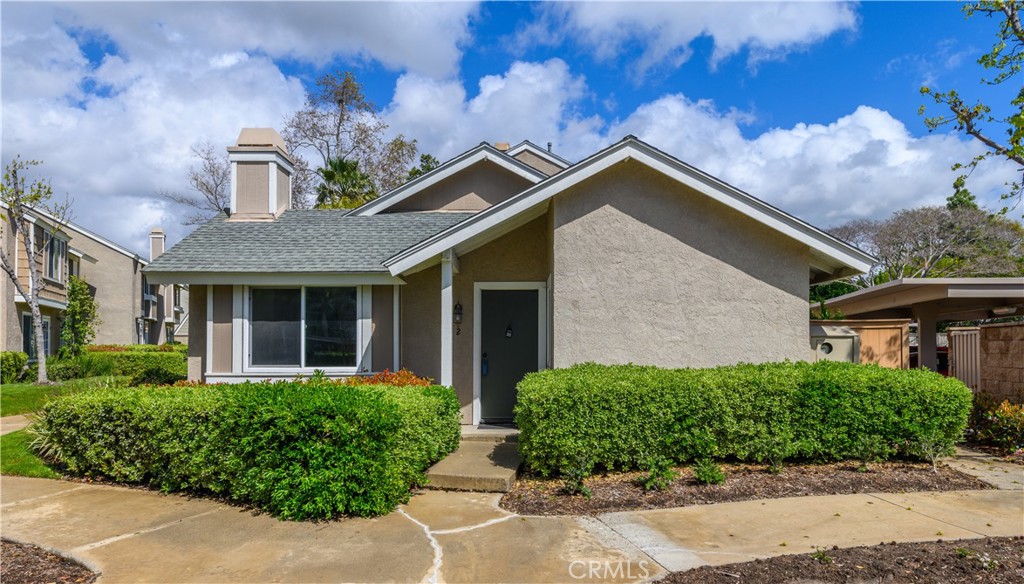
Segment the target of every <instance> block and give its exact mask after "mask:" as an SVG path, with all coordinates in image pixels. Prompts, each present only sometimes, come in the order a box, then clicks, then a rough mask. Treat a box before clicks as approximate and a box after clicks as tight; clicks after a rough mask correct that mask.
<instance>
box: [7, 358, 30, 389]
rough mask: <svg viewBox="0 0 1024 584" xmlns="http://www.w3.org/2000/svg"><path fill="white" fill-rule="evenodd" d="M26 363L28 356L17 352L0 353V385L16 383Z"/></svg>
mask: <svg viewBox="0 0 1024 584" xmlns="http://www.w3.org/2000/svg"><path fill="white" fill-rule="evenodd" d="M26 363H28V355H26V354H25V353H22V352H19V351H3V352H0V383H3V384H5V385H6V384H8V383H17V381H18V379H20V378H21V374H22V372H23V371H24V370H25V364H26Z"/></svg>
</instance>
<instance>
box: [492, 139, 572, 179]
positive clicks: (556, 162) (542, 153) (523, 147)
mask: <svg viewBox="0 0 1024 584" xmlns="http://www.w3.org/2000/svg"><path fill="white" fill-rule="evenodd" d="M524 153H528V154H532V155H533V156H536V157H537V158H540V159H541V160H543V161H544V162H547V163H548V164H550V165H552V166H554V167H556V168H558V169H559V171H562V170H565V169H566V168H569V167H570V166H572V163H571V162H569V161H568V160H566V159H565V158H562V157H561V156H559V155H557V154H555V153H554V152H551V151H550V150H545V149H543V148H541V147H540V146H538V145H536V144H534V143H533V142H530V141H529V140H523V141H522V142H520V143H519V144H516V145H515V146H513V147H511V148H509V149H508V150H507V151H505V154H508V155H509V156H511V157H513V158H518V157H519V155H521V154H524Z"/></svg>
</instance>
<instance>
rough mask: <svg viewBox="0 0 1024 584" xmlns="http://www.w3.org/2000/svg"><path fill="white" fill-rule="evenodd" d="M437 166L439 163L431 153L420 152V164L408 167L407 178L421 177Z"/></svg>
mask: <svg viewBox="0 0 1024 584" xmlns="http://www.w3.org/2000/svg"><path fill="white" fill-rule="evenodd" d="M438 166H441V163H440V162H439V161H438V160H437V159H436V158H434V157H433V156H432V155H430V154H420V165H419V166H414V167H412V168H410V169H409V176H408V180H412V179H414V178H418V177H421V176H423V175H425V174H427V173H428V172H430V171H431V170H434V169H435V168H437V167H438Z"/></svg>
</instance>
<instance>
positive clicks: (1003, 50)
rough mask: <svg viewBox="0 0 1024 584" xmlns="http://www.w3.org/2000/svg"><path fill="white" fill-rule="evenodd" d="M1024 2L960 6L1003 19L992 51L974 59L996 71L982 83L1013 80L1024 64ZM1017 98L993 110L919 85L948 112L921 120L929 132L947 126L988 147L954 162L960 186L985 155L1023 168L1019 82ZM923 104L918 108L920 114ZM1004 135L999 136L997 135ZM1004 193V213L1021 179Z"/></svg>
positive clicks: (1023, 92) (1023, 101)
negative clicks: (1005, 108)
mask: <svg viewBox="0 0 1024 584" xmlns="http://www.w3.org/2000/svg"><path fill="white" fill-rule="evenodd" d="M1022 8H1024V2H1021V1H1020V0H1014V1H1010V2H1005V1H1002V0H994V1H983V2H970V3H968V4H967V5H965V6H964V8H963V10H964V14H965V16H966V17H967V18H970V17H971V16H974V15H975V14H984V15H985V16H988V17H992V16H997V15H998V16H999V17H1001V18H1003V21H1002V23H1001V24H1000V26H999V32H998V33H997V34H996V42H995V44H994V45H993V46H992V50H991V51H989V52H988V53H986V54H984V55H982V56H981V57H980V58H979V59H978V64H979V65H981V66H982V67H983V68H984V69H986V70H992V72H993V73H994V74H995V75H994V76H993V77H991V78H984V77H983V78H982V83H983V84H985V85H989V86H996V85H1001V84H1003V83H1004V82H1006V81H1008V80H1010V79H1012V78H1013V77H1015V76H1016V75H1017V74H1018V73H1020V71H1021V67H1022V66H1024V25H1022V24H1021V20H1020V11H1021V9H1022ZM1015 90H1016V96H1015V97H1014V98H1013V99H1011V100H1010V104H1009V105H1010V107H1009V110H1008V113H1007V115H1005V116H1003V115H998V114H993V113H992V107H991V106H990V105H988V104H986V103H984V102H983V101H981V100H978V101H976V102H975V103H974V104H970V103H968V101H967V100H965V99H964V98H963V97H961V96H960V94H959V93H958V92H957V91H956V90H953V89H951V90H949V91H945V92H942V91H937V90H936V89H933V88H931V87H922V88H921V93H922V94H924V95H928V96H931V98H932V99H933V100H934V101H935V103H936V104H937V105H939V106H942V107H943V108H946V109H948V110H949V114H940V115H938V116H933V117H927V118H925V120H924V123H925V125H926V126H928V129H929V130H935V129H937V128H939V127H941V126H945V125H950V126H952V127H953V128H954V129H955V130H956V131H957V132H964V133H966V134H967V135H968V136H972V137H973V138H975V139H976V140H978V141H979V142H981V143H982V144H984V145H985V147H986V148H987V151H986V152H984V153H982V154H979V155H978V156H975V157H974V158H973V159H971V160H970V161H967V162H958V163H956V164H954V165H953V170H954V171H964V174H961V175H960V176H958V177H957V180H958V181H960V183H961V184H962V183H963V181H964V180H965V179H966V178H967V176H968V175H970V173H971V172H972V171H973V170H974V169H975V168H977V166H978V164H980V163H981V162H982V161H984V160H986V159H989V158H997V159H1004V160H1008V161H1010V162H1013V163H1016V164H1019V165H1020V166H1021V167H1022V171H1024V84H1020V83H1018V87H1017V88H1015ZM924 111H925V106H923V105H922V106H921V108H920V110H919V112H920V113H921V114H922V115H923V114H924ZM1000 133H1002V134H1005V138H999V137H998V136H999V134H1000ZM1006 186H1007V192H1006V193H1004V194H1003V195H1002V198H1003V200H1005V201H1007V206H1006V207H1004V208H1003V209H1002V211H1001V212H1002V213H1006V212H1007V211H1009V210H1010V209H1012V208H1014V207H1016V206H1017V205H1018V204H1020V202H1021V198H1022V196H1024V179H1022V180H1020V181H1011V182H1009V183H1007V185H1006Z"/></svg>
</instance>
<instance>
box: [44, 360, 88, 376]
mask: <svg viewBox="0 0 1024 584" xmlns="http://www.w3.org/2000/svg"><path fill="white" fill-rule="evenodd" d="M46 374H47V376H48V377H49V378H50V379H51V380H52V381H67V380H69V379H80V378H82V377H85V375H83V374H82V363H81V361H80V360H79V359H77V358H73V357H72V358H68V359H55V358H52V357H51V358H49V359H47V360H46Z"/></svg>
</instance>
